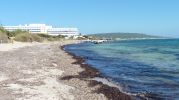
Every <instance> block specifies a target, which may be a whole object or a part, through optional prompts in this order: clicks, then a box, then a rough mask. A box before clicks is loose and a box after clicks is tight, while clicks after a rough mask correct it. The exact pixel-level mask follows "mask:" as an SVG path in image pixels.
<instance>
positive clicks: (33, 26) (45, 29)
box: [3, 24, 80, 37]
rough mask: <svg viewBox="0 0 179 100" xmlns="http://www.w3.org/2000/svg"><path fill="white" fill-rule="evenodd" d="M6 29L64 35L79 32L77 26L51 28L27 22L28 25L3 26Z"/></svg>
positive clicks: (76, 34) (67, 35) (77, 33)
mask: <svg viewBox="0 0 179 100" xmlns="http://www.w3.org/2000/svg"><path fill="white" fill-rule="evenodd" d="M3 27H4V28H5V29H6V30H8V31H16V30H19V29H20V30H23V31H28V32H30V33H34V34H35V33H36V34H38V33H42V34H43V33H45V34H49V35H54V36H57V35H63V36H66V37H72V36H79V35H80V33H79V31H78V29H77V28H53V27H52V26H47V25H45V24H29V25H27V24H26V25H18V26H3Z"/></svg>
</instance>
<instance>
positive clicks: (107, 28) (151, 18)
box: [0, 0, 179, 37]
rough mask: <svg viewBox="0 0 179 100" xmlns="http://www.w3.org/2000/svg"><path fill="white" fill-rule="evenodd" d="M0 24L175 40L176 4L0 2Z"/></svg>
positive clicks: (171, 0) (177, 0)
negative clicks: (162, 37)
mask: <svg viewBox="0 0 179 100" xmlns="http://www.w3.org/2000/svg"><path fill="white" fill-rule="evenodd" d="M0 23H1V24H3V25H19V24H29V23H45V24H49V25H53V26H57V27H77V28H79V29H80V32H82V33H85V34H91V33H101V32H139V33H147V34H153V35H163V36H172V37H179V0H2V1H1V4H0Z"/></svg>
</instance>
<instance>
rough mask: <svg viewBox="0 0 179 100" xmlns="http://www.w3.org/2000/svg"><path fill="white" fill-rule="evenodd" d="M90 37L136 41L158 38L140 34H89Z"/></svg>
mask: <svg viewBox="0 0 179 100" xmlns="http://www.w3.org/2000/svg"><path fill="white" fill-rule="evenodd" d="M89 36H91V37H95V38H97V39H103V38H108V39H113V40H115V39H136V38H159V37H158V36H151V35H146V34H140V33H99V34H91V35H89Z"/></svg>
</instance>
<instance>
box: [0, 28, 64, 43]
mask: <svg viewBox="0 0 179 100" xmlns="http://www.w3.org/2000/svg"><path fill="white" fill-rule="evenodd" d="M10 37H13V38H14V40H15V41H19V42H34V41H35V42H43V41H59V40H62V39H64V36H61V35H59V36H51V35H48V34H31V33H29V32H27V31H22V30H16V31H13V32H10V31H7V30H5V29H4V28H3V27H0V42H3V43H7V42H8V41H9V40H10Z"/></svg>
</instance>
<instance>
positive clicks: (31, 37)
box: [15, 33, 43, 42]
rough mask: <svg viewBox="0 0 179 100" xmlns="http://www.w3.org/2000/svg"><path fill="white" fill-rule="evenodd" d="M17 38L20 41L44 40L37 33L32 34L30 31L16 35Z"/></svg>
mask: <svg viewBox="0 0 179 100" xmlns="http://www.w3.org/2000/svg"><path fill="white" fill-rule="evenodd" d="M15 40H16V41H20V42H32V41H36V42H42V41H43V39H42V38H41V37H40V36H38V35H37V34H30V33H19V34H17V35H16V36H15Z"/></svg>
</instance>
